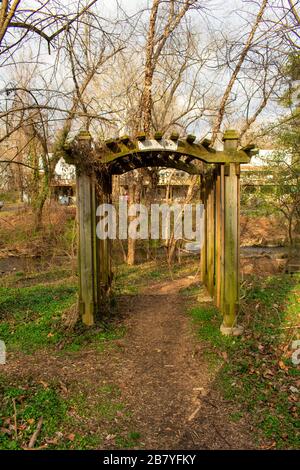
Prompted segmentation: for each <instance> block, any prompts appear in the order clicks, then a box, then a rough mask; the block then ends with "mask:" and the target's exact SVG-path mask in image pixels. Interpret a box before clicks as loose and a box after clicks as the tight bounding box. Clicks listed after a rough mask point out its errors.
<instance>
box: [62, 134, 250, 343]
mask: <svg viewBox="0 0 300 470" xmlns="http://www.w3.org/2000/svg"><path fill="white" fill-rule="evenodd" d="M223 141H224V149H223V151H215V150H214V149H212V148H211V147H210V142H209V141H208V140H206V139H204V140H202V141H200V142H196V138H195V136H192V135H188V136H187V137H186V138H185V139H179V136H178V134H176V133H173V134H171V136H170V138H169V139H164V138H163V137H162V134H161V133H156V134H155V135H154V138H153V139H147V138H146V136H145V135H144V134H141V135H139V136H137V138H134V139H132V138H129V137H128V136H123V137H121V138H119V139H110V140H108V141H106V142H105V143H103V144H102V145H101V146H97V144H95V143H94V142H93V140H92V138H91V135H90V134H89V133H88V132H86V131H82V132H80V133H79V134H78V136H77V137H76V138H75V139H74V141H73V142H71V143H70V144H69V145H67V146H66V147H65V159H66V160H67V161H68V162H69V163H73V164H75V165H76V169H77V207H78V221H79V287H80V288H79V306H80V312H81V315H82V320H83V322H84V323H85V324H87V325H92V324H93V323H94V322H95V320H96V318H97V317H99V315H101V311H102V309H103V303H104V302H105V301H104V298H105V295H106V293H107V291H108V290H109V288H110V285H111V280H112V275H111V265H110V240H109V239H106V240H99V239H97V237H96V225H97V221H96V208H97V206H98V205H99V204H101V203H109V202H111V193H112V186H111V182H112V176H113V175H118V174H123V173H126V172H127V171H131V170H134V169H137V168H143V167H167V168H168V167H169V168H174V169H178V170H183V171H186V172H187V173H190V174H200V175H201V178H200V180H201V187H200V192H201V200H202V203H203V204H204V206H205V223H204V225H205V229H204V245H203V248H202V251H201V258H202V281H203V283H204V284H205V285H206V287H207V289H208V291H209V293H210V294H211V296H212V297H213V298H214V300H215V302H216V305H217V306H218V307H219V308H220V310H221V312H222V313H223V324H222V327H221V329H222V332H223V333H225V334H232V333H234V334H236V333H238V329H237V327H236V318H237V313H238V308H239V201H240V193H239V191H240V189H239V188H240V184H239V175H240V164H241V163H249V161H250V158H251V156H252V155H253V154H254V153H255V150H254V147H255V146H254V145H250V146H248V147H245V148H242V149H240V150H238V141H239V138H238V134H237V133H236V132H235V131H232V130H229V131H226V132H225V134H224V136H223Z"/></svg>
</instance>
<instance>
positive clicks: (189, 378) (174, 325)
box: [4, 278, 254, 449]
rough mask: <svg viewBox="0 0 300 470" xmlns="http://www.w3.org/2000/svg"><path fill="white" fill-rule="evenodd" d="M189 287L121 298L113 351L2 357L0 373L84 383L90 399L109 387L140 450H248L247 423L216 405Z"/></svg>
mask: <svg viewBox="0 0 300 470" xmlns="http://www.w3.org/2000/svg"><path fill="white" fill-rule="evenodd" d="M194 282H195V280H194V279H192V278H183V279H179V280H176V281H173V282H171V281H170V282H164V283H160V284H157V283H155V284H152V285H149V286H147V288H145V289H144V291H143V292H141V293H140V294H139V295H137V296H128V297H124V298H123V299H122V300H121V302H120V303H119V305H120V313H121V315H122V316H121V318H122V320H121V322H122V324H124V325H125V326H126V334H125V336H124V337H123V338H122V339H119V340H116V341H115V342H114V343H115V344H114V346H115V347H113V348H107V349H106V350H105V351H104V352H99V351H98V352H97V351H95V350H85V351H81V352H78V353H64V354H62V353H61V352H60V353H59V352H58V353H53V354H51V353H49V351H47V352H40V351H39V352H38V353H34V354H32V355H30V356H22V355H20V354H15V355H14V354H10V355H9V357H8V363H7V365H6V366H4V370H5V371H6V373H7V374H8V375H11V376H13V377H14V378H16V379H18V376H19V378H21V377H23V378H24V371H26V372H25V374H26V376H28V377H33V378H34V380H40V381H41V380H42V381H49V380H51V379H55V380H58V381H62V382H63V383H64V384H66V386H67V388H72V386H73V385H72V384H77V385H78V384H82V386H84V384H85V386H86V390H88V397H89V398H90V399H91V400H95V394H93V390H94V389H96V387H99V386H103V384H105V383H109V384H115V385H117V386H118V387H119V389H120V390H121V396H122V401H123V402H124V403H126V406H127V408H128V409H129V410H131V413H132V414H131V416H130V429H134V430H136V431H138V432H139V433H140V434H141V441H142V444H141V445H142V446H143V447H144V448H146V449H251V448H253V447H254V445H253V443H252V440H251V434H250V433H251V428H250V425H249V424H248V423H247V418H245V417H244V418H242V419H241V420H240V421H239V422H238V423H236V422H233V421H232V420H231V419H230V414H231V413H232V412H234V411H237V409H236V408H235V407H234V405H233V404H232V403H229V402H226V401H225V400H224V399H223V398H222V396H221V393H220V391H219V390H218V386H217V385H216V383H215V382H216V379H217V375H218V370H216V369H215V368H212V367H211V366H210V365H209V363H208V360H207V358H206V356H205V346H204V345H203V344H201V343H200V342H199V340H197V339H196V337H195V334H194V332H193V330H192V324H191V319H190V317H189V316H188V315H187V313H186V307H187V305H186V304H185V302H186V301H185V300H184V297H183V296H182V295H181V294H179V290H180V289H181V288H184V287H187V286H189V285H191V284H192V283H194ZM203 301H207V297H205V295H204V296H203ZM120 419H121V418H120ZM119 424H120V425H121V426H122V423H119ZM95 425H97V426H99V423H97V424H95ZM102 426H103V424H102ZM123 426H125V422H124V423H123ZM127 426H128V423H127ZM102 431H103V430H102ZM114 446H115V444H114V441H113V440H107V441H105V447H106V448H108V449H109V448H110V449H113V448H114Z"/></svg>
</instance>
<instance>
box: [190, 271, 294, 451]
mask: <svg viewBox="0 0 300 470" xmlns="http://www.w3.org/2000/svg"><path fill="white" fill-rule="evenodd" d="M299 281H300V277H299V276H293V277H292V276H288V275H278V276H269V277H266V278H255V277H253V278H252V279H250V280H248V281H247V282H246V283H244V285H243V298H244V299H243V302H242V305H241V314H240V318H239V323H241V324H243V325H244V327H245V334H244V335H243V336H242V337H238V338H235V337H225V336H222V335H221V333H220V331H219V328H220V324H221V316H220V314H219V312H218V311H217V309H215V308H214V307H213V306H211V305H210V304H205V303H203V304H200V306H196V307H193V308H191V310H190V314H191V317H192V320H193V324H194V328H195V331H196V334H197V336H198V337H199V339H200V340H201V341H202V342H204V343H205V344H206V346H207V349H206V352H207V359H208V361H209V362H210V363H212V364H215V365H216V364H219V367H218V372H217V376H216V383H217V385H218V387H219V388H220V390H222V392H223V394H224V396H225V398H226V399H227V400H232V401H233V402H234V403H236V404H237V412H236V413H234V414H233V415H232V416H231V419H232V420H233V421H238V420H239V419H240V418H241V416H242V415H241V413H242V412H247V413H248V414H249V415H250V417H251V419H252V421H253V424H254V425H255V427H256V429H257V430H258V432H257V445H258V446H259V443H260V442H261V440H266V441H267V442H268V443H269V444H270V445H272V446H273V447H274V446H275V447H276V448H277V449H297V448H299V445H300V433H299V431H300V429H299V423H300V421H299V392H298V394H297V393H294V392H293V387H295V388H296V389H297V388H298V389H299V379H300V370H299V366H297V365H295V364H293V363H292V360H291V350H290V349H289V345H290V344H291V342H292V340H293V339H298V338H299V330H298V329H297V328H295V329H293V325H297V324H298V323H299V314H300V308H299V296H300V282H299ZM291 387H292V389H291ZM241 410H242V411H241Z"/></svg>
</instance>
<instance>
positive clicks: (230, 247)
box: [221, 130, 242, 335]
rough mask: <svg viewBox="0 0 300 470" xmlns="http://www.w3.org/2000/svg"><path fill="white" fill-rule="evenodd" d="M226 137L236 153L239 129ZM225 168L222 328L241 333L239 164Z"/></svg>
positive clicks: (230, 149) (228, 146)
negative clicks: (238, 318)
mask: <svg viewBox="0 0 300 470" xmlns="http://www.w3.org/2000/svg"><path fill="white" fill-rule="evenodd" d="M223 141H224V151H225V152H226V153H228V154H229V155H231V156H234V155H235V153H236V152H237V146H238V134H237V132H236V131H233V130H228V131H226V132H225V133H224V137H223ZM224 172H225V176H224V202H225V204H224V282H223V299H222V305H221V309H222V312H223V324H222V326H221V332H222V333H223V334H225V335H229V334H233V335H238V334H241V333H242V328H241V327H239V326H237V323H236V321H237V314H238V311H239V289H240V280H239V269H240V267H239V251H240V237H239V225H240V201H239V198H240V189H239V188H240V165H239V164H237V163H229V164H226V165H225V168H224Z"/></svg>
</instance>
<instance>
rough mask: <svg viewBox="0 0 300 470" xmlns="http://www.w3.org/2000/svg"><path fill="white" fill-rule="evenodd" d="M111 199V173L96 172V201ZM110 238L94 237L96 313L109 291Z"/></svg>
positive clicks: (107, 201) (110, 275) (109, 202)
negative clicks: (96, 279)
mask: <svg viewBox="0 0 300 470" xmlns="http://www.w3.org/2000/svg"><path fill="white" fill-rule="evenodd" d="M111 201H112V176H111V174H102V173H101V174H100V175H99V174H98V175H97V183H96V203H97V206H99V205H100V204H111ZM111 244H112V241H111V239H110V238H109V237H108V238H105V239H104V240H102V239H100V238H97V239H96V258H97V261H96V262H97V278H98V285H97V292H98V305H97V307H98V313H100V309H101V300H102V301H103V302H105V298H106V297H107V294H108V293H109V291H110V287H111V282H112V267H111Z"/></svg>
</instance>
